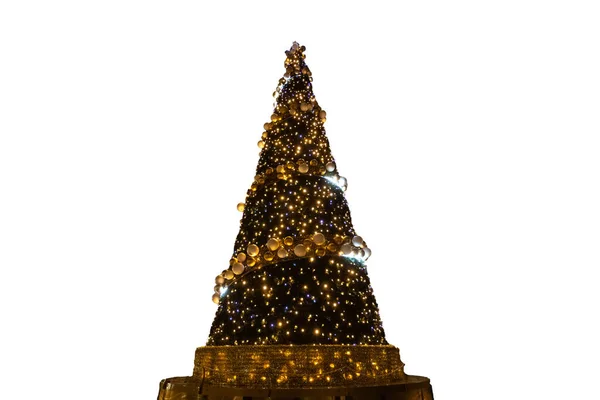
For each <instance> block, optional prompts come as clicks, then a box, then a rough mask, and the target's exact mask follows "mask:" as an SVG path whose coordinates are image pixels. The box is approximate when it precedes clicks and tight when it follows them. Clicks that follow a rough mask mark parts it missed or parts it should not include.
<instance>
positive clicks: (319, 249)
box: [315, 247, 326, 257]
mask: <svg viewBox="0 0 600 400" xmlns="http://www.w3.org/2000/svg"><path fill="white" fill-rule="evenodd" d="M325 253H326V251H325V249H324V248H322V247H319V248H318V249H317V250H315V254H316V255H317V256H319V257H323V256H324V255H325Z"/></svg>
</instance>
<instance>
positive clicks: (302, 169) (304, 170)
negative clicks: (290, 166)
mask: <svg viewBox="0 0 600 400" xmlns="http://www.w3.org/2000/svg"><path fill="white" fill-rule="evenodd" d="M298 171H299V172H300V173H302V174H305V173H307V172H308V165H307V164H300V166H298Z"/></svg>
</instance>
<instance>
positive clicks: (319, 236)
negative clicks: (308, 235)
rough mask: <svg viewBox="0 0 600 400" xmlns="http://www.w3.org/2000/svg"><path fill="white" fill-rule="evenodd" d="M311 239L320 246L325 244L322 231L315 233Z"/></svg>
mask: <svg viewBox="0 0 600 400" xmlns="http://www.w3.org/2000/svg"><path fill="white" fill-rule="evenodd" d="M312 239H313V242H314V243H315V244H316V245H317V246H322V245H324V244H325V235H323V234H322V233H315V234H314V235H313V238H312Z"/></svg>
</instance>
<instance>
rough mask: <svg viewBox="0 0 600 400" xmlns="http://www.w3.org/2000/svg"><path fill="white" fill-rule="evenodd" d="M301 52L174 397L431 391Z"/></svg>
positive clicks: (295, 55)
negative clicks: (385, 287)
mask: <svg viewBox="0 0 600 400" xmlns="http://www.w3.org/2000/svg"><path fill="white" fill-rule="evenodd" d="M304 50H305V48H304V46H300V45H299V44H298V43H296V42H294V44H293V46H292V47H291V49H290V50H288V51H286V59H285V68H286V72H285V75H284V77H283V78H281V79H280V81H279V85H278V87H277V89H276V91H275V93H274V96H275V98H276V104H275V107H274V111H273V114H272V115H271V121H270V122H267V123H266V124H265V125H264V132H263V133H262V137H261V140H260V141H259V142H258V147H259V148H260V149H261V152H260V159H259V162H258V166H257V169H256V176H255V178H254V182H253V183H252V185H251V187H250V189H249V190H248V192H247V196H246V200H245V203H240V204H238V210H240V211H243V217H242V220H241V223H240V231H239V234H238V236H237V239H236V242H235V246H234V251H233V254H232V257H231V259H230V261H229V266H228V268H227V269H225V270H224V271H223V272H222V273H221V274H219V275H218V276H217V277H216V286H215V294H214V295H213V301H214V302H215V303H217V304H218V310H217V313H216V316H215V319H214V322H213V324H212V327H211V330H210V336H209V338H208V342H207V346H205V347H200V348H198V349H197V350H196V360H195V368H194V377H192V378H187V379H183V378H179V380H177V379H176V378H172V379H171V380H165V381H163V383H162V384H161V388H162V389H161V395H163V398H165V399H167V398H168V397H165V396H167V394H168V393H171V394H174V393H176V392H177V390H179V391H181V393H183V392H185V391H186V390H188V391H189V390H191V391H192V392H193V391H194V390H195V388H196V385H199V386H198V391H197V394H198V395H199V396H200V395H204V396H208V397H202V398H207V399H209V398H212V397H211V396H214V398H233V397H234V396H246V397H244V398H263V397H267V396H270V397H271V398H277V396H284V397H285V396H298V395H307V396H331V395H332V394H337V395H344V396H347V395H352V396H354V397H353V398H355V399H360V398H365V399H366V398H372V396H374V395H375V394H376V393H377V396H380V397H381V396H383V397H381V398H390V399H392V398H393V399H401V398H410V397H401V396H409V395H410V396H413V395H414V396H416V395H419V396H422V397H420V398H423V399H427V398H432V395H431V386H430V385H429V380H428V379H427V378H421V377H411V376H407V375H405V374H404V370H403V366H404V364H403V363H402V362H401V361H400V357H399V353H398V349H397V348H395V347H393V346H390V345H388V344H387V342H386V339H385V334H384V331H383V327H382V324H381V319H380V317H379V310H378V307H377V302H376V301H375V297H374V295H373V291H372V288H371V285H370V282H369V277H368V275H367V269H366V265H365V261H366V260H367V259H368V258H369V256H370V255H371V250H370V249H369V248H368V246H367V244H366V242H365V241H364V240H363V239H362V238H361V237H360V236H359V235H357V233H356V232H355V230H354V227H353V226H352V221H351V217H350V211H349V209H348V204H347V202H346V199H345V196H344V191H345V189H346V185H347V182H346V179H345V178H343V177H342V176H340V175H339V173H338V170H337V166H336V163H335V160H334V158H333V156H332V154H331V150H330V148H329V142H328V140H327V137H326V135H325V128H324V126H323V124H324V122H325V119H326V113H325V111H324V110H323V109H322V108H321V107H320V106H319V104H318V102H317V100H316V98H315V96H314V93H313V90H312V77H311V71H310V70H309V69H308V67H307V66H306V63H305V61H304V58H305V55H304ZM182 379H183V380H182ZM194 382H196V384H195V383H194ZM197 382H200V383H197ZM359 389H360V390H359ZM367 389H370V390H371V392H368V391H367V392H365V390H367ZM261 390H262V391H263V392H261ZM357 390H359V392H356V391H357ZM361 390H362V391H361ZM249 391H250V392H249ZM265 391H266V392H265ZM299 391H303V392H302V393H300V392H299ZM315 391H316V392H315ZM334 392H335V393H334ZM386 395H387V396H388V397H385V396H386ZM218 396H225V397H218ZM227 396H230V397H227ZM260 396H263V397H260ZM361 396H362V397H361ZM159 398H160V395H159ZM317 398H319V397H317Z"/></svg>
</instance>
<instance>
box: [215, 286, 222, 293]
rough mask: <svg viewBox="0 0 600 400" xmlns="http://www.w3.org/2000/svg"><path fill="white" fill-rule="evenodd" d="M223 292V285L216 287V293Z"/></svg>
mask: <svg viewBox="0 0 600 400" xmlns="http://www.w3.org/2000/svg"><path fill="white" fill-rule="evenodd" d="M220 291H221V285H215V293H219V292H220Z"/></svg>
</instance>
